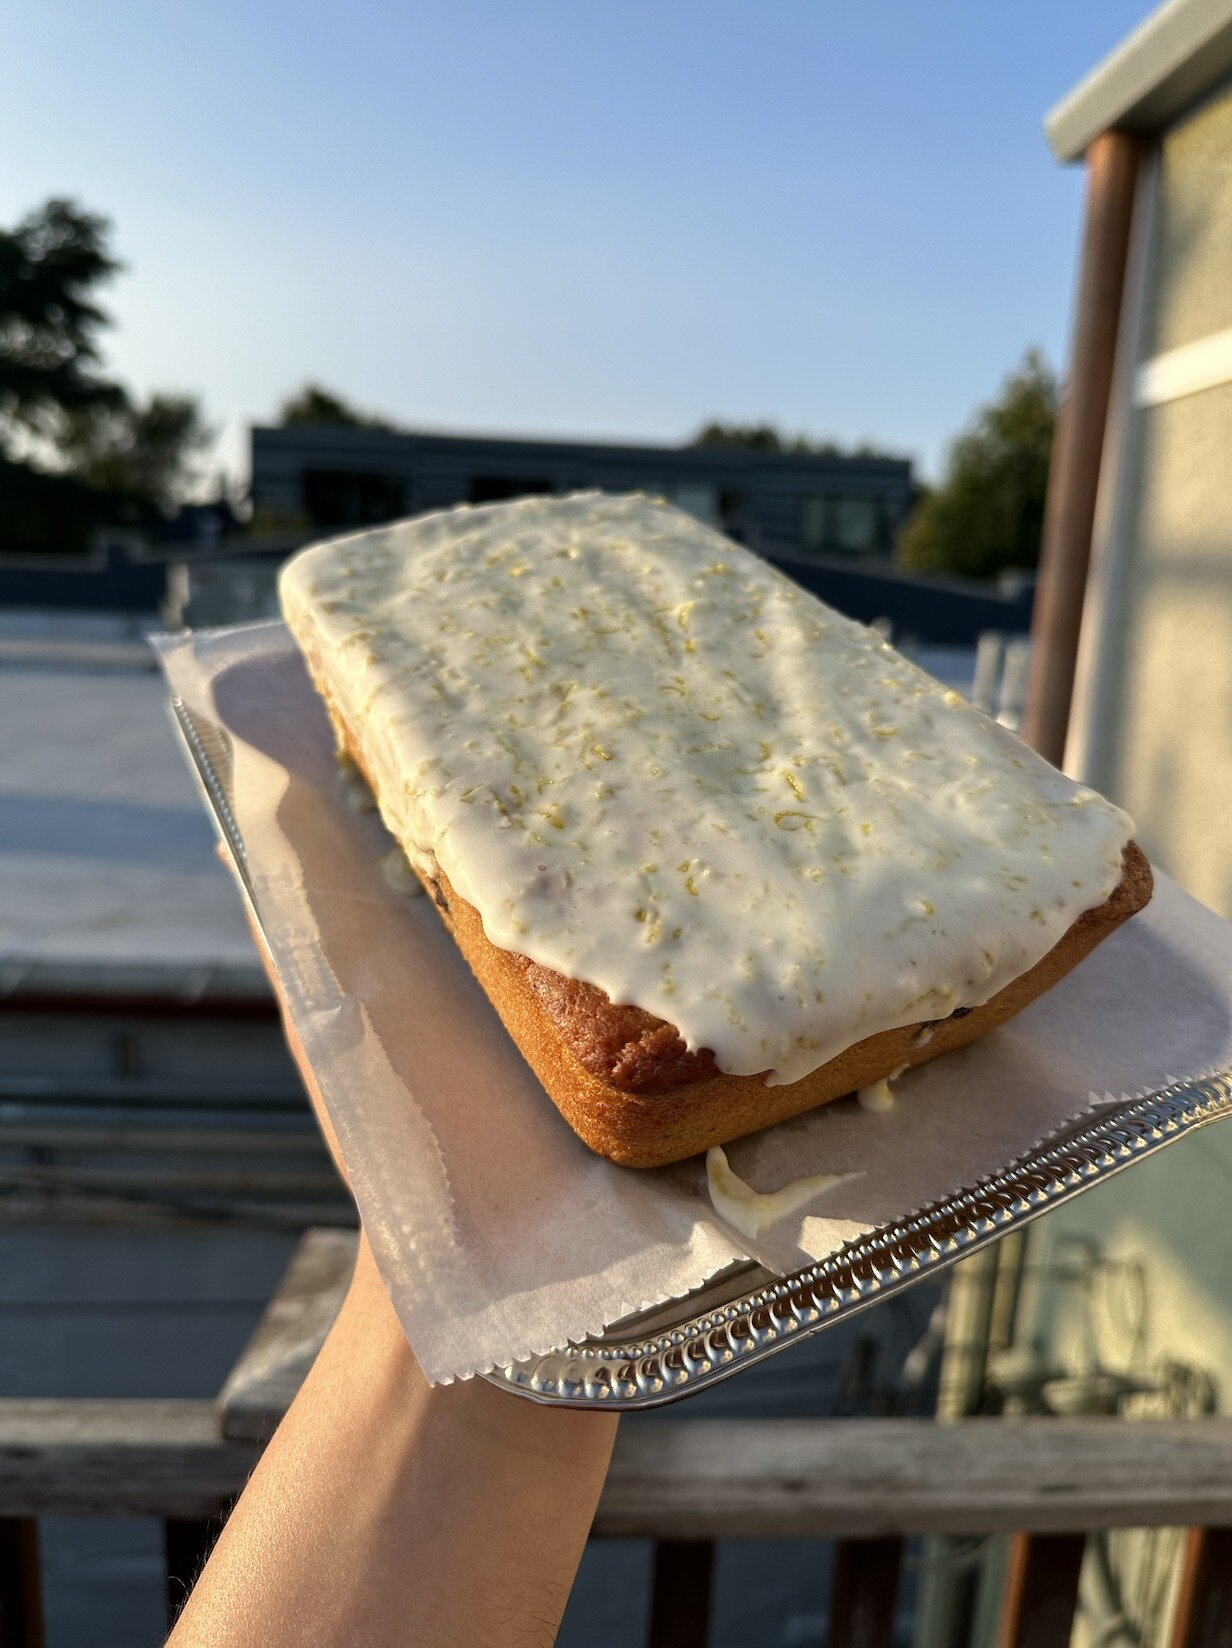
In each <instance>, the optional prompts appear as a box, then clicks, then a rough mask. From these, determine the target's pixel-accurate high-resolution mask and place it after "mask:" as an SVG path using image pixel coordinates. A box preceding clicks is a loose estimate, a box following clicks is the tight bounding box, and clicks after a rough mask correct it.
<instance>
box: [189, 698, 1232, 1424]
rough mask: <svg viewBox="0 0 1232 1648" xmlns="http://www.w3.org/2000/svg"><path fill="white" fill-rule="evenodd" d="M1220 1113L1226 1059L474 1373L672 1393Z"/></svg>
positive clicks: (965, 1249) (219, 741)
mask: <svg viewBox="0 0 1232 1648" xmlns="http://www.w3.org/2000/svg"><path fill="white" fill-rule="evenodd" d="M171 707H172V710H173V712H174V715H175V720H176V722H177V725H178V727H179V730H180V733H181V735H182V736H183V740H184V743H185V746H186V748H187V750H188V753H189V755H190V757H191V759H192V764H193V766H194V768H195V770H196V772H197V775H198V777H199V778H200V781H201V786H202V790H203V791H204V794H205V798H206V800H207V802H208V804H209V807H210V810H211V811H212V813H213V815H214V818H215V820H216V822H217V825H218V828H219V831H220V832H221V834H222V837H223V839H224V841H225V842H226V844H227V846H228V848H229V850H230V852H231V856H232V858H233V859H234V861H235V866H236V870H237V872H238V874H239V876H240V879H241V881H242V883H243V886H244V890H245V892H246V894H247V898H248V904H249V908H250V909H251V911H252V914H253V917H254V919H258V920H259V917H257V912H256V900H255V898H254V896H253V887H252V881H251V877H250V874H249V868H248V859H247V854H246V852H245V848H244V841H243V838H242V836H241V835H240V832H239V827H238V825H237V824H236V820H235V814H234V811H233V808H232V805H231V769H232V763H231V749H230V744H229V741H228V739H227V735H226V733H225V732H223V730H222V729H221V728H219V727H217V726H215V725H214V724H213V723H212V722H209V721H206V720H205V719H203V718H202V717H201V716H199V715H196V714H194V713H193V712H192V711H191V710H190V709H188V708H187V706H186V705H185V704H184V703H183V701H182V700H181V699H179V698H173V699H172V701H171ZM1229 1116H1232V1071H1229V1072H1222V1073H1220V1074H1217V1075H1213V1076H1209V1077H1206V1078H1203V1079H1201V1080H1196V1081H1188V1082H1180V1083H1178V1084H1176V1085H1175V1086H1172V1087H1167V1088H1164V1089H1163V1090H1161V1091H1160V1092H1158V1093H1148V1094H1146V1095H1144V1096H1143V1097H1141V1098H1137V1099H1131V1100H1128V1101H1126V1102H1124V1103H1121V1104H1113V1105H1109V1106H1107V1107H1106V1108H1104V1109H1102V1110H1100V1112H1099V1113H1098V1115H1096V1116H1094V1117H1086V1118H1083V1119H1082V1120H1081V1121H1079V1122H1077V1123H1075V1124H1074V1125H1073V1126H1071V1127H1068V1128H1065V1129H1063V1130H1062V1131H1061V1132H1059V1133H1055V1134H1053V1135H1052V1136H1051V1137H1050V1138H1049V1139H1047V1140H1045V1141H1044V1142H1043V1143H1042V1144H1040V1145H1039V1146H1037V1147H1036V1148H1035V1149H1034V1150H1033V1151H1031V1152H1030V1154H1029V1155H1027V1156H1024V1157H1023V1158H1022V1159H1021V1160H1019V1161H1017V1162H1015V1163H1013V1165H1011V1166H1009V1167H1006V1168H1003V1169H1002V1170H1001V1171H1000V1172H999V1173H994V1174H992V1175H991V1176H990V1177H988V1178H986V1179H982V1180H981V1181H980V1182H979V1184H977V1185H974V1186H973V1187H972V1188H971V1189H969V1190H963V1191H960V1192H958V1193H957V1194H956V1195H952V1196H948V1197H946V1199H945V1200H944V1201H941V1202H934V1203H932V1204H931V1205H929V1206H928V1207H924V1208H920V1209H919V1210H918V1211H916V1212H914V1213H912V1214H910V1215H908V1216H907V1217H906V1218H904V1219H900V1220H898V1221H896V1222H895V1223H894V1224H890V1225H884V1226H882V1227H881V1228H880V1229H878V1230H874V1231H871V1232H870V1233H869V1234H868V1235H867V1236H862V1237H860V1238H859V1239H858V1240H856V1241H854V1242H850V1243H849V1244H848V1245H847V1246H846V1247H844V1248H843V1249H842V1250H841V1251H840V1252H839V1253H836V1254H834V1255H833V1256H832V1257H831V1258H829V1259H825V1260H823V1261H822V1262H821V1263H819V1264H814V1265H809V1266H807V1267H806V1268H805V1269H803V1270H798V1271H795V1272H793V1273H792V1274H791V1275H790V1276H783V1277H779V1276H774V1275H772V1274H771V1273H770V1272H769V1271H767V1270H766V1269H765V1268H764V1267H763V1266H761V1265H758V1264H756V1263H754V1262H752V1261H748V1262H747V1263H742V1264H739V1265H734V1266H731V1267H729V1268H728V1269H727V1270H725V1271H723V1272H721V1273H720V1274H719V1275H718V1276H716V1277H714V1278H712V1279H711V1280H710V1281H709V1282H707V1283H706V1284H705V1286H704V1287H701V1288H697V1289H695V1290H694V1291H693V1292H692V1293H689V1294H687V1295H685V1297H684V1298H682V1299H677V1300H673V1301H671V1302H670V1303H668V1304H666V1305H662V1306H659V1307H657V1308H656V1309H654V1310H650V1311H643V1312H640V1313H639V1314H637V1315H635V1316H630V1317H626V1318H625V1319H624V1320H623V1321H621V1322H617V1323H615V1324H614V1325H613V1326H612V1327H610V1328H609V1329H608V1330H607V1331H606V1332H605V1333H602V1334H598V1335H596V1336H595V1337H594V1338H592V1339H587V1340H585V1341H584V1342H583V1343H581V1344H577V1345H573V1346H570V1348H569V1349H568V1350H564V1351H553V1352H549V1353H548V1354H547V1355H544V1356H535V1357H531V1358H528V1359H527V1360H526V1361H523V1362H513V1363H510V1365H509V1366H508V1367H504V1368H499V1369H495V1370H493V1371H492V1372H491V1373H489V1374H486V1375H485V1377H486V1378H487V1379H488V1380H489V1381H490V1382H491V1383H492V1384H495V1385H501V1386H503V1387H504V1388H505V1389H507V1390H511V1391H515V1392H517V1394H518V1395H520V1396H526V1397H530V1398H531V1399H532V1400H533V1401H536V1402H541V1403H545V1404H555V1405H557V1406H561V1407H573V1408H579V1407H602V1408H611V1409H616V1410H624V1409H631V1408H653V1407H659V1406H662V1405H663V1404H664V1403H667V1402H675V1401H678V1400H679V1399H680V1398H681V1397H684V1396H690V1395H692V1393H693V1392H694V1391H699V1390H705V1389H706V1388H707V1387H709V1386H710V1385H714V1384H717V1383H718V1381H719V1380H720V1379H728V1378H730V1377H731V1375H732V1374H734V1373H739V1372H740V1370H741V1369H742V1368H747V1367H752V1365H753V1364H754V1363H755V1362H762V1361H764V1360H765V1359H766V1357H768V1356H773V1355H775V1354H776V1352H778V1351H780V1350H782V1349H784V1347H785V1346H787V1345H790V1344H792V1343H794V1342H795V1341H797V1340H800V1339H808V1338H810V1337H811V1336H812V1335H813V1334H815V1333H819V1332H821V1331H822V1329H824V1328H827V1327H829V1326H830V1325H831V1324H832V1323H834V1322H837V1321H840V1320H842V1319H845V1318H846V1317H848V1316H851V1315H853V1314H854V1313H855V1312H856V1311H859V1310H864V1309H866V1308H867V1307H868V1306H869V1305H872V1304H876V1303H877V1302H878V1301H879V1300H881V1299H887V1298H889V1297H891V1296H892V1295H893V1294H895V1293H899V1292H901V1291H902V1290H903V1289H904V1288H907V1287H911V1286H912V1285H913V1284H914V1283H916V1282H920V1281H923V1280H924V1279H925V1277H928V1276H935V1275H936V1274H937V1273H938V1272H940V1271H942V1270H944V1269H945V1268H946V1267H947V1266H949V1265H952V1264H954V1263H955V1262H956V1261H957V1260H959V1259H963V1258H966V1257H967V1255H968V1254H971V1253H976V1252H978V1251H979V1250H980V1249H981V1248H984V1247H987V1246H988V1245H989V1243H990V1242H995V1241H997V1240H998V1239H999V1238H1000V1237H1002V1236H1004V1235H1005V1234H1006V1233H1007V1232H1008V1231H1011V1230H1019V1229H1021V1228H1022V1227H1023V1226H1024V1225H1026V1224H1028V1223H1030V1221H1031V1220H1032V1219H1036V1218H1038V1217H1039V1215H1040V1214H1041V1213H1047V1212H1048V1211H1049V1210H1050V1209H1051V1208H1054V1207H1060V1205H1061V1204H1062V1203H1063V1202H1068V1201H1071V1200H1072V1199H1073V1197H1075V1196H1078V1195H1081V1193H1082V1192H1083V1191H1084V1190H1089V1189H1090V1188H1091V1187H1092V1186H1093V1185H1096V1184H1102V1183H1103V1182H1104V1181H1105V1180H1106V1179H1110V1178H1112V1176H1113V1175H1114V1174H1116V1173H1120V1172H1121V1171H1122V1169H1124V1168H1126V1167H1129V1166H1130V1165H1131V1164H1132V1163H1134V1162H1136V1161H1140V1160H1142V1158H1143V1157H1146V1156H1150V1155H1153V1154H1154V1153H1155V1152H1156V1151H1157V1150H1162V1149H1163V1147H1164V1146H1165V1145H1168V1144H1171V1143H1172V1142H1173V1141H1174V1140H1176V1139H1179V1138H1181V1137H1182V1136H1183V1135H1184V1134H1186V1133H1189V1132H1192V1131H1193V1130H1194V1129H1195V1128H1198V1127H1203V1126H1205V1125H1206V1124H1207V1123H1208V1122H1214V1121H1220V1120H1222V1119H1223V1118H1225V1117H1229Z"/></svg>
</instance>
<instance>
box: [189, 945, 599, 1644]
mask: <svg viewBox="0 0 1232 1648" xmlns="http://www.w3.org/2000/svg"><path fill="white" fill-rule="evenodd" d="M253 938H254V941H255V942H256V945H257V949H258V951H259V953H260V954H261V956H262V959H263V961H264V962H265V967H266V971H267V973H268V974H269V976H270V983H271V986H272V988H273V990H274V993H275V995H276V997H277V999H278V1002H279V1005H280V1007H281V1008H282V1009H283V1023H284V1026H285V1028H286V1032H287V1043H288V1046H289V1047H290V1049H291V1055H292V1057H293V1058H294V1059H295V1061H296V1064H297V1065H298V1067H299V1070H300V1074H301V1076H302V1077H303V1080H304V1086H305V1089H306V1090H307V1093H308V1096H309V1099H310V1100H311V1101H312V1105H313V1108H314V1110H315V1111H316V1115H317V1120H318V1122H319V1123H320V1126H321V1132H322V1134H323V1136H324V1138H325V1142H326V1144H327V1145H328V1147H329V1149H330V1152H331V1154H332V1155H333V1158H334V1161H335V1163H336V1164H337V1166H338V1170H339V1172H340V1173H342V1174H343V1176H344V1177H345V1169H344V1168H343V1165H342V1162H341V1159H340V1157H339V1153H338V1145H337V1139H336V1138H335V1136H334V1132H333V1129H332V1127H331V1126H330V1123H329V1117H328V1115H327V1114H326V1112H325V1109H324V1107H323V1105H322V1103H321V1095H320V1090H319V1088H318V1086H317V1082H316V1078H315V1076H314V1075H313V1072H312V1069H311V1067H310V1066H309V1064H308V1061H307V1058H306V1056H305V1054H304V1050H303V1047H302V1045H301V1044H300V1041H299V1038H298V1036H297V1035H296V1034H295V1030H294V1027H293V1026H292V1025H290V1024H289V1023H288V1021H287V1015H286V1007H285V1001H284V999H283V995H282V992H281V989H280V986H279V983H278V980H277V978H276V977H275V976H274V972H273V968H272V966H271V964H270V959H269V954H268V951H267V949H266V946H265V943H264V940H263V939H262V937H261V935H260V933H259V932H257V931H254V933H253ZM616 1417H617V1416H616V1415H615V1414H611V1413H578V1412H571V1411H568V1410H563V1409H554V1408H545V1407H538V1406H536V1405H535V1404H534V1403H532V1402H530V1401H527V1400H525V1399H523V1398H520V1397H517V1396H513V1395H511V1394H509V1393H508V1392H506V1391H502V1390H498V1389H497V1388H496V1387H495V1386H493V1385H489V1384H487V1383H486V1381H484V1380H483V1379H479V1378H475V1379H465V1380H459V1381H458V1382H456V1383H455V1384H452V1385H447V1386H430V1385H429V1384H428V1382H427V1380H426V1379H425V1378H424V1375H423V1372H422V1370H421V1369H420V1367H419V1365H418V1363H417V1362H416V1360H415V1358H414V1356H413V1354H412V1352H411V1348H410V1346H409V1344H408V1343H407V1339H406V1335H405V1334H404V1332H403V1330H402V1326H401V1323H400V1322H399V1321H398V1318H397V1316H396V1314H395V1312H394V1309H393V1306H392V1304H391V1303H390V1300H389V1296H388V1294H387V1292H386V1289H385V1285H384V1282H383V1280H382V1278H381V1276H380V1273H379V1271H378V1269H377V1265H376V1261H375V1259H374V1258H373V1255H372V1251H371V1249H370V1247H369V1245H368V1243H367V1241H366V1239H364V1238H363V1237H362V1236H361V1239H360V1243H359V1252H358V1257H357V1259H356V1265H355V1274H354V1278H353V1280H352V1282H351V1286H350V1289H349V1291H348V1293H347V1297H346V1300H345V1301H344V1303H343V1306H342V1309H341V1311H340V1312H339V1314H338V1319H337V1321H336V1322H335V1323H334V1326H333V1328H332V1329H331V1330H330V1333H329V1336H328V1338H327V1339H326V1341H325V1344H324V1346H323V1347H322V1349H321V1353H320V1355H319V1356H318V1358H317V1360H316V1363H315V1364H314V1366H313V1368H312V1370H311V1372H310V1373H309V1375H308V1377H307V1379H306V1380H305V1381H304V1385H303V1387H302V1389H301V1390H300V1393H299V1395H298V1396H297V1397H296V1399H295V1401H294V1403H293V1404H292V1406H291V1408H290V1410H289V1412H288V1413H287V1416H286V1418H285V1419H284V1420H283V1422H282V1424H281V1425H280V1426H279V1428H278V1430H277V1432H276V1433H275V1435H274V1437H273V1440H272V1441H271V1442H270V1445H269V1447H268V1448H267V1449H266V1452H265V1455H264V1457H263V1458H262V1460H261V1462H260V1464H259V1465H258V1466H257V1469H256V1471H255V1472H254V1474H253V1477H252V1480H251V1481H250V1482H249V1484H248V1487H247V1488H246V1489H245V1491H244V1494H243V1497H242V1498H241V1499H240V1501H239V1504H238V1505H237V1506H236V1508H235V1510H234V1512H233V1513H232V1516H231V1519H230V1521H229V1522H228V1523H227V1526H226V1528H225V1529H224V1530H223V1533H222V1536H221V1538H220V1539H219V1542H218V1545H217V1547H216V1549H215V1552H214V1555H213V1556H212V1557H211V1559H210V1561H209V1563H208V1565H207V1567H206V1569H205V1572H204V1574H203V1575H202V1577H201V1579H200V1581H199V1583H198V1585H197V1587H196V1589H195V1590H194V1592H193V1594H192V1596H191V1597H190V1598H189V1601H188V1604H187V1606H186V1607H185V1609H184V1612H183V1614H181V1616H180V1620H179V1622H178V1624H177V1625H176V1628H175V1630H174V1632H173V1633H172V1636H171V1639H170V1642H169V1644H168V1648H241V1645H243V1648H249V1645H256V1644H261V1645H262V1648H279V1645H282V1644H288V1645H289V1644H292V1643H293V1644H295V1645H296V1648H354V1645H356V1644H361V1643H362V1644H365V1645H368V1648H457V1645H458V1644H459V1643H471V1642H474V1643H480V1642H482V1643H484V1644H485V1645H489V1648H540V1645H541V1648H549V1645H550V1644H551V1643H553V1642H554V1641H555V1640H556V1629H557V1626H558V1625H559V1623H560V1620H561V1616H562V1615H563V1613H564V1609H565V1604H566V1602H567V1601H568V1597H569V1591H570V1588H571V1586H572V1584H573V1577H574V1574H575V1573H576V1570H577V1564H578V1561H579V1560H580V1558H581V1554H582V1550H583V1547H584V1546H585V1543H586V1536H587V1533H588V1531H589V1528H590V1524H591V1520H592V1518H593V1516H594V1510H595V1506H596V1504H597V1502H598V1498H599V1493H600V1491H601V1489H602V1486H603V1479H604V1476H605V1475H606V1472H607V1464H608V1459H609V1457H610V1455H611V1450H612V1443H613V1441H614V1440H615V1435H616Z"/></svg>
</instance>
